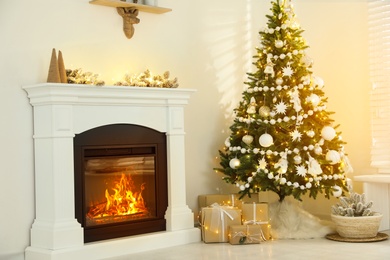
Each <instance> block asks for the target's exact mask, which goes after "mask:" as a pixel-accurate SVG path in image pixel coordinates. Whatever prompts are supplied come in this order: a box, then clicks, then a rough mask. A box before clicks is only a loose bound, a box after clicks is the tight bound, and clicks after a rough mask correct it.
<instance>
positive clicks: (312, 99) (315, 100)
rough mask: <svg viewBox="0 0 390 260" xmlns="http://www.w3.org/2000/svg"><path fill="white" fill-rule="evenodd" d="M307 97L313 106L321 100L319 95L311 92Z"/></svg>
mask: <svg viewBox="0 0 390 260" xmlns="http://www.w3.org/2000/svg"><path fill="white" fill-rule="evenodd" d="M307 99H308V101H309V102H311V103H312V104H313V106H314V107H316V106H318V104H319V103H320V101H321V99H320V97H319V96H318V95H316V94H311V95H310V96H309V97H308V98H307Z"/></svg>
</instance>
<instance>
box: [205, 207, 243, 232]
mask: <svg viewBox="0 0 390 260" xmlns="http://www.w3.org/2000/svg"><path fill="white" fill-rule="evenodd" d="M210 207H211V208H212V213H211V221H210V230H218V229H219V227H222V228H221V233H220V237H222V238H224V237H225V215H226V216H227V217H228V218H230V220H233V219H234V218H237V217H238V213H237V212H236V211H231V212H230V213H229V212H228V211H227V210H226V209H234V207H231V206H221V205H219V204H218V203H214V204H212V205H210ZM220 223H221V224H220Z"/></svg>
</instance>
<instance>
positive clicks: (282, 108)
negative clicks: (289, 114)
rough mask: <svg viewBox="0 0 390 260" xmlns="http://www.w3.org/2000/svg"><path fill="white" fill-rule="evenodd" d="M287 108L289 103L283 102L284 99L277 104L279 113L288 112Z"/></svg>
mask: <svg viewBox="0 0 390 260" xmlns="http://www.w3.org/2000/svg"><path fill="white" fill-rule="evenodd" d="M286 109H287V105H286V104H285V103H284V102H283V101H280V102H279V103H278V104H277V105H276V113H277V114H283V115H284V114H286Z"/></svg>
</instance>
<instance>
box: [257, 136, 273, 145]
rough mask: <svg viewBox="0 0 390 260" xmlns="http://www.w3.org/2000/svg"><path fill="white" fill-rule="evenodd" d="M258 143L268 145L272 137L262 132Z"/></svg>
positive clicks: (271, 142) (270, 143) (271, 141)
mask: <svg viewBox="0 0 390 260" xmlns="http://www.w3.org/2000/svg"><path fill="white" fill-rule="evenodd" d="M259 143H260V145H261V146H263V147H270V146H271V145H272V144H273V143H274V139H273V138H272V136H271V135H270V134H262V135H261V136H260V138H259Z"/></svg>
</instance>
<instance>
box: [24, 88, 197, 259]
mask: <svg viewBox="0 0 390 260" xmlns="http://www.w3.org/2000/svg"><path fill="white" fill-rule="evenodd" d="M24 90H25V91H26V92H27V94H28V97H29V100H30V103H31V105H32V106H33V119H34V133H33V138H34V160H35V219H34V221H33V224H32V228H31V244H30V246H29V247H27V249H26V252H25V259H26V260H42V259H45V260H65V259H96V258H97V256H99V259H104V258H110V257H117V256H122V255H127V254H132V253H137V252H142V251H146V250H153V249H158V248H164V247H170V246H176V245H180V244H186V243H192V242H198V241H200V230H199V229H198V228H195V227H194V214H193V212H192V211H191V210H190V209H189V207H188V206H187V204H186V189H185V185H186V184H185V153H184V150H185V149H184V148H185V147H184V141H185V139H184V135H185V132H184V106H185V105H186V104H187V103H188V100H189V97H190V95H191V94H192V93H193V92H194V91H193V90H190V89H158V88H137V87H116V86H115V87H114V86H106V87H94V86H83V85H73V84H53V83H44V84H38V85H31V86H25V87H24ZM129 133H131V134H129ZM144 134H147V135H148V137H147V138H143V135H144ZM97 140H98V141H97ZM140 140H144V141H140ZM96 141H97V142H96ZM118 178H119V179H118ZM106 184H109V186H107V187H106ZM95 185H96V186H95ZM116 185H119V187H124V188H125V189H127V188H128V187H130V189H133V190H132V193H133V195H134V197H135V200H136V201H138V202H143V205H140V206H139V208H138V209H137V210H138V211H136V212H134V213H130V212H132V210H133V209H134V207H133V206H132V208H131V210H130V211H128V214H123V215H112V213H110V212H109V213H107V212H102V211H99V210H101V207H103V208H104V209H106V208H107V209H109V210H110V209H111V208H110V206H107V205H108V204H110V205H112V204H115V203H116V204H115V205H118V202H114V199H113V198H114V197H115V196H114V195H115V189H117V190H118V189H119V188H118V187H117V186H116ZM112 186H114V187H112ZM113 189H114V190H113ZM119 193H120V192H119ZM140 194H141V195H142V196H139V195H140ZM103 198H104V199H103ZM153 199H155V200H154V201H153ZM132 200H134V198H132ZM109 201H110V202H109ZM104 203H106V204H104ZM141 204H142V203H141ZM99 207H100V209H99ZM91 209H93V210H95V212H98V214H97V215H98V218H93V217H91V218H88V216H91V215H89V213H90V210H91ZM125 210H126V209H125ZM127 210H129V209H127ZM110 214H111V215H110ZM99 217H100V218H99ZM142 223H143V224H142ZM145 223H146V224H145ZM150 227H152V228H150ZM117 231H118V232H117ZM113 234H114V235H113Z"/></svg>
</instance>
